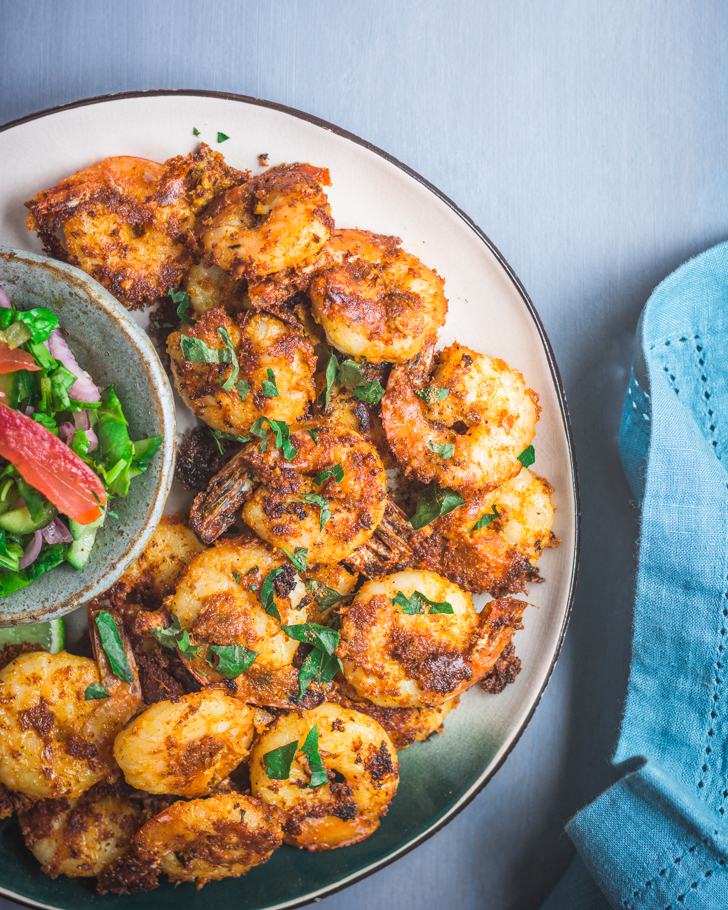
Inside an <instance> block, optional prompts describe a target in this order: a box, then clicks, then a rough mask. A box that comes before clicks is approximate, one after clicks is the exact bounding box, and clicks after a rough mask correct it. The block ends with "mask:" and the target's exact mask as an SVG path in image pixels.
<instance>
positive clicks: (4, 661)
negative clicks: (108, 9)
mask: <svg viewBox="0 0 728 910" xmlns="http://www.w3.org/2000/svg"><path fill="white" fill-rule="evenodd" d="M42 650H43V646H42V645H39V644H38V642H33V643H32V644H31V643H29V642H27V641H21V642H18V644H15V645H13V644H10V643H9V642H8V644H6V645H3V646H2V648H0V670H2V669H3V668H4V667H7V665H8V664H9V663H12V661H14V660H15V658H16V657H20V655H21V654H30V653H31V652H32V651H42Z"/></svg>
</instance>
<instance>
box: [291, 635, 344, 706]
mask: <svg viewBox="0 0 728 910" xmlns="http://www.w3.org/2000/svg"><path fill="white" fill-rule="evenodd" d="M339 670H341V671H342V672H343V670H344V668H343V667H342V665H341V661H340V660H339V658H338V657H337V656H336V655H335V654H327V653H326V652H325V651H322V650H321V649H319V648H314V650H313V651H311V653H310V654H309V655H308V657H307V658H306V660H304V662H303V665H302V666H301V669H300V670H299V673H298V698H299V700H300V699H302V698H303V696H304V695H305V694H306V690H307V689H308V687H309V686H310V685H311V683H312V682H314V681H318V682H322V683H327V682H331V680H332V679H333V678H334V676H336V674H337V672H338V671H339Z"/></svg>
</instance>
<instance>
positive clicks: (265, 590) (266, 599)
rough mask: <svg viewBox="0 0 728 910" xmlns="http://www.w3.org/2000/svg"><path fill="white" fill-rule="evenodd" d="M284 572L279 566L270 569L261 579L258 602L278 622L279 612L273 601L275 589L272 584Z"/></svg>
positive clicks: (279, 620) (279, 619) (279, 618)
mask: <svg viewBox="0 0 728 910" xmlns="http://www.w3.org/2000/svg"><path fill="white" fill-rule="evenodd" d="M283 572H285V569H284V568H283V566H279V567H278V568H277V569H271V570H270V572H269V573H268V574H267V575H266V576H265V578H264V579H263V584H262V586H261V589H260V602H261V604H262V605H263V609H264V610H265V612H266V613H267V614H268V615H269V616H273V617H274V618H275V619H277V620H278V622H281V614H280V612H279V611H278V607H277V606H276V602H275V596H274V595H275V589H274V587H273V586H274V584H275V580H276V578H278V576H279V575H282V574H283Z"/></svg>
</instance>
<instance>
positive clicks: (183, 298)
mask: <svg viewBox="0 0 728 910" xmlns="http://www.w3.org/2000/svg"><path fill="white" fill-rule="evenodd" d="M169 296H170V297H171V298H172V301H173V302H174V303H176V304H177V315H178V316H179V318H180V319H181V320H182V322H186V323H187V325H197V320H196V319H193V318H192V317H191V316H188V315H187V310H188V309H189V308H190V307H191V306H192V304H191V302H190V295H189V294H188V293H187V291H176V292H175V291H170V292H169Z"/></svg>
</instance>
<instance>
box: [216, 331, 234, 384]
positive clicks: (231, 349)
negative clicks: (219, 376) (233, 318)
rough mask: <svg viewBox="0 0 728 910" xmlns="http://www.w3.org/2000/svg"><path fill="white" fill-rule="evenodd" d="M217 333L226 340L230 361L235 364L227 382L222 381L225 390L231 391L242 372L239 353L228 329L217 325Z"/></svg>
mask: <svg viewBox="0 0 728 910" xmlns="http://www.w3.org/2000/svg"><path fill="white" fill-rule="evenodd" d="M217 334H218V335H219V336H220V338H222V340H223V341H224V342H225V347H226V348H227V350H228V352H229V354H230V363H231V364H232V365H233V370H232V373H230V375H229V376H228V378H227V379H226V380H225V382H223V383H222V390H223V392H229V391H230V390H231V389H232V387H233V386H234V385H235V380H236V379H237V378H238V375H239V374H240V364H239V363H238V355H237V354H236V352H235V345H234V344H233V343H232V341H231V340H230V336H229V335H228V331H227V329H226V328H223V326H221V325H220V326H218V327H217Z"/></svg>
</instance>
